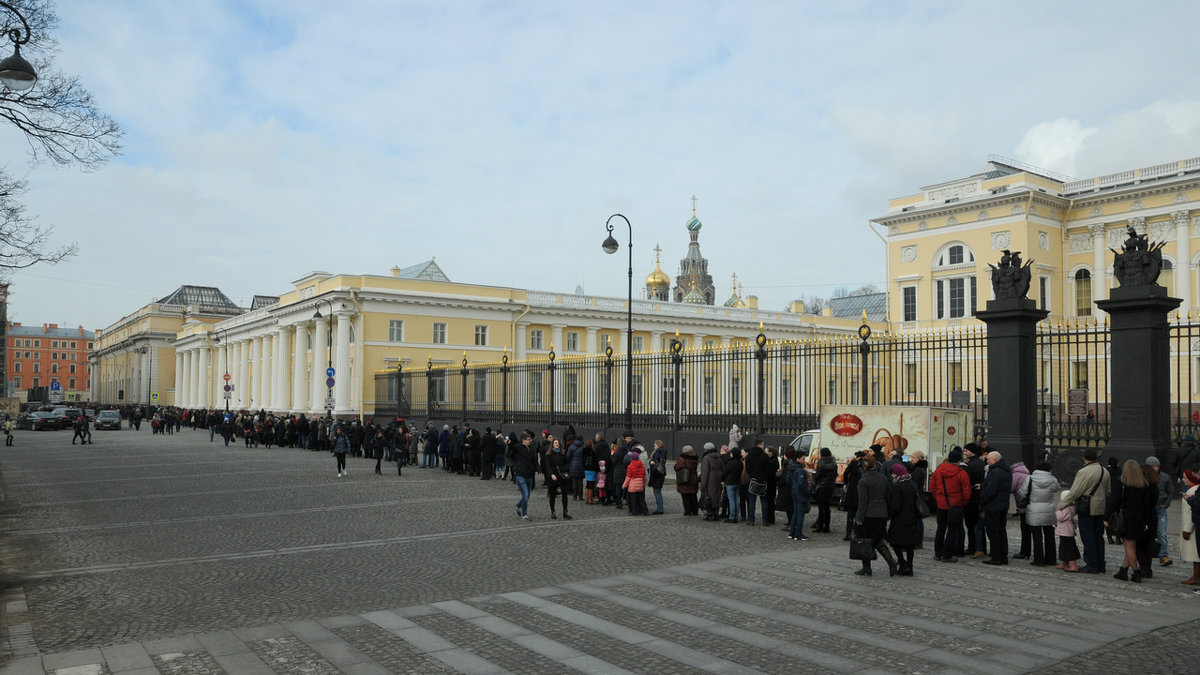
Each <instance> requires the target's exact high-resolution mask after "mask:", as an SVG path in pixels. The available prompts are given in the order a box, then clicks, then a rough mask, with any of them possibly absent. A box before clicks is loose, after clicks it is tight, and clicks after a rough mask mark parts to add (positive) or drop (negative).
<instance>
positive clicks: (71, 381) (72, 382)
mask: <svg viewBox="0 0 1200 675" xmlns="http://www.w3.org/2000/svg"><path fill="white" fill-rule="evenodd" d="M68 383H69V384H68V385H67V386H68V387H69V388H70V389H71V390H72V391H74V390H75V378H73V377H72V378H71V379H70V380H68Z"/></svg>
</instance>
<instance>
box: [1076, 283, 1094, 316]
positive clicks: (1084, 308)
mask: <svg viewBox="0 0 1200 675" xmlns="http://www.w3.org/2000/svg"><path fill="white" fill-rule="evenodd" d="M1086 275H1087V272H1081V273H1078V274H1076V275H1075V316H1091V315H1092V280H1091V278H1090V277H1088V276H1086Z"/></svg>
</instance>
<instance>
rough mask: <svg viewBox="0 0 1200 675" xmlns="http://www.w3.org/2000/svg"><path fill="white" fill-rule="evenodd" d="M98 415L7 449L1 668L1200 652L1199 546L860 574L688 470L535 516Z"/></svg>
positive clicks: (997, 660) (425, 486)
mask: <svg viewBox="0 0 1200 675" xmlns="http://www.w3.org/2000/svg"><path fill="white" fill-rule="evenodd" d="M94 439H95V443H94V444H93V445H87V446H79V445H76V446H72V445H71V444H70V434H69V433H66V432H26V431H22V432H19V433H18V435H17V438H16V445H15V446H14V447H11V448H4V452H3V454H0V490H2V491H3V493H2V499H0V506H2V509H3V511H2V513H0V519H2V521H0V524H2V526H3V531H4V537H3V540H2V541H0V564H2V566H3V570H2V571H3V575H4V580H5V589H4V597H3V615H2V618H3V636H2V637H3V642H2V643H0V665H4V666H5V668H4V669H3V672H6V673H26V672H29V673H44V672H56V671H57V672H64V673H66V672H72V673H74V672H97V673H103V672H113V673H115V672H162V673H209V672H214V673H215V672H229V673H251V672H263V673H271V672H275V673H297V672H304V673H339V672H344V673H359V672H363V673H365V672H413V673H433V672H532V673H543V672H565V671H571V670H575V671H582V672H589V673H597V672H606V673H607V672H654V673H692V672H708V671H718V672H766V673H770V672H779V673H795V672H798V671H801V670H803V671H813V672H859V671H862V672H868V671H870V672H903V673H928V672H985V673H1018V672H1031V671H1038V672H1056V673H1057V672H1062V673H1068V672H1080V671H1083V670H1087V669H1092V670H1102V671H1105V672H1119V671H1122V670H1128V671H1129V672H1186V671H1189V670H1191V669H1192V668H1194V661H1193V660H1192V659H1190V658H1185V656H1184V654H1186V653H1189V650H1186V649H1185V647H1186V646H1188V645H1190V644H1191V643H1192V642H1193V641H1194V637H1195V635H1196V631H1197V630H1198V629H1200V620H1198V619H1197V617H1200V597H1196V596H1194V595H1193V594H1192V593H1191V592H1190V590H1189V589H1188V588H1187V587H1184V586H1182V585H1180V584H1179V581H1180V580H1182V579H1183V578H1185V577H1186V576H1188V575H1189V574H1190V569H1189V570H1185V569H1183V566H1182V565H1176V566H1174V567H1170V568H1162V567H1159V566H1157V565H1156V566H1155V578H1154V579H1153V580H1150V581H1147V582H1145V583H1143V584H1141V585H1136V584H1132V583H1120V582H1116V581H1114V580H1113V579H1111V578H1109V577H1096V576H1083V575H1068V574H1064V573H1060V572H1057V571H1054V570H1046V569H1038V568H1033V567H1030V566H1028V565H1025V564H1021V562H1020V561H1017V562H1015V563H1014V564H1013V565H1010V566H1009V567H1004V568H990V567H986V566H983V565H981V564H979V563H977V562H966V561H963V562H960V563H958V564H953V565H945V564H938V563H935V562H933V561H932V559H931V558H932V556H931V555H928V550H925V551H919V552H918V553H919V554H921V555H919V556H918V558H917V561H916V562H917V564H916V576H915V577H913V578H893V579H889V578H888V577H887V574H886V568H885V567H882V565H881V566H880V567H881V568H882V569H883V574H882V575H879V574H877V575H876V576H875V577H873V578H869V579H863V578H860V577H857V576H854V575H853V574H851V572H852V570H853V569H854V564H853V563H852V562H851V561H849V560H847V556H846V547H845V545H844V544H843V542H842V541H841V537H840V536H837V535H813V536H812V539H811V540H810V541H808V542H804V543H798V542H793V541H789V540H788V539H787V538H786V536H785V535H784V533H783V532H781V531H780V530H779V528H777V527H771V528H767V527H761V526H760V527H755V528H751V527H746V526H736V527H734V526H727V525H723V524H714V523H706V522H703V521H702V520H699V519H696V518H684V517H682V516H681V515H679V513H680V511H681V509H680V505H679V498H678V496H677V495H675V494H674V493H673V492H672V491H670V490H668V491H667V505H668V514H667V515H665V516H661V517H646V518H630V517H628V516H626V515H624V512H622V511H617V510H616V509H613V508H611V507H608V508H606V507H600V506H588V505H585V504H584V503H582V502H572V503H571V513H572V515H574V516H575V519H574V520H572V521H563V520H550V519H549V518H548V515H549V509H548V506H547V501H546V497H545V491H544V490H540V489H539V490H537V491H535V493H534V497H533V499H532V502H531V503H532V506H531V509H530V510H531V514H532V515H533V516H534V519H533V520H532V521H531V522H523V521H521V520H519V519H518V518H516V516H515V515H514V511H513V504H514V503H515V502H516V500H517V491H516V489H515V487H514V486H513V485H512V484H511V483H509V482H506V481H499V480H493V481H480V480H478V479H469V478H467V477H465V476H452V475H450V474H447V473H445V472H443V471H441V470H438V469H419V468H406V469H405V472H404V475H403V476H399V477H398V476H396V472H395V465H388V464H385V465H384V467H383V468H384V473H383V475H376V474H375V473H374V461H373V460H371V461H369V460H365V459H358V458H350V460H349V474H348V476H346V477H344V478H338V477H337V476H336V475H335V465H334V460H333V458H332V457H331V456H330V455H329V454H328V453H318V452H310V451H306V450H294V449H286V448H284V449H279V448H275V449H271V450H266V449H262V448H258V449H247V448H245V447H243V446H241V445H230V446H229V447H225V446H224V445H223V443H222V442H221V440H220V439H219V438H218V439H217V441H216V442H209V440H208V433H207V431H193V430H190V429H184V430H182V432H180V433H178V434H175V435H167V436H162V435H159V436H154V435H151V434H150V433H149V430H148V429H147V428H143V430H142V431H140V432H134V431H129V430H121V431H106V432H100V431H97V432H94ZM840 520H841V516H840V514H837V515H835V518H834V529H835V531H836V530H837V529H838V525H839V521H840ZM930 524H932V523H930ZM780 526H782V520H781V521H780ZM1016 529H1017V528H1016V523H1015V521H1014V522H1013V523H1012V524H1011V525H1010V531H1011V533H1012V537H1013V539H1014V540H1015V538H1016ZM1117 555H1119V553H1118V551H1117V549H1116V547H1109V549H1108V556H1109V561H1110V566H1112V565H1113V558H1114V557H1115V556H1117Z"/></svg>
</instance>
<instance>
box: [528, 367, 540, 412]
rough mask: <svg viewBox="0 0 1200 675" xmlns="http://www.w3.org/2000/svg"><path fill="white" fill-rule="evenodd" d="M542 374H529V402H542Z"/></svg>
mask: <svg viewBox="0 0 1200 675" xmlns="http://www.w3.org/2000/svg"><path fill="white" fill-rule="evenodd" d="M542 384H543V383H542V374H541V373H540V372H536V373H530V374H529V404H530V405H541V404H542Z"/></svg>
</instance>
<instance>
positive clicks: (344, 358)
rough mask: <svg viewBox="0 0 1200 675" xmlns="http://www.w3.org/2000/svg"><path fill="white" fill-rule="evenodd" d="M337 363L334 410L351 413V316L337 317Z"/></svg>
mask: <svg viewBox="0 0 1200 675" xmlns="http://www.w3.org/2000/svg"><path fill="white" fill-rule="evenodd" d="M333 351H334V357H335V358H336V359H337V362H336V364H335V366H334V368H336V370H337V376H336V378H335V384H334V387H333V398H334V410H336V411H337V412H338V413H348V412H351V409H350V388H351V387H350V383H351V382H353V380H352V379H351V377H350V315H349V314H342V313H340V312H339V313H338V315H337V344H336V345H335V346H334V348H333Z"/></svg>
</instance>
